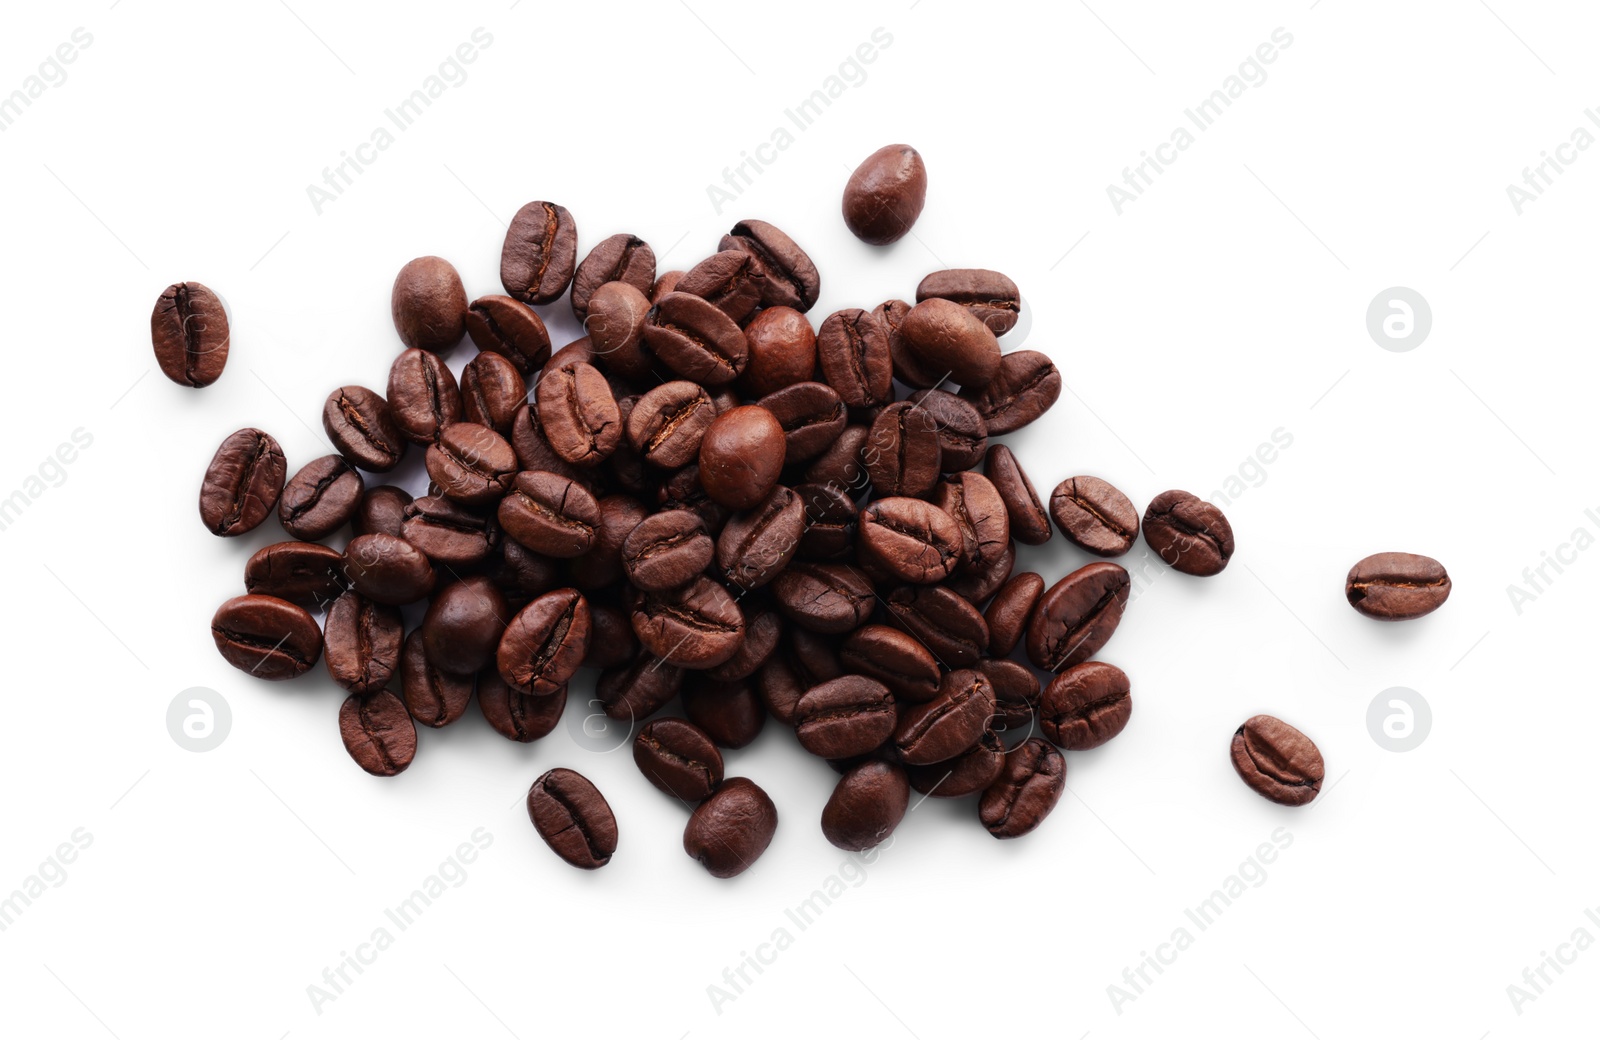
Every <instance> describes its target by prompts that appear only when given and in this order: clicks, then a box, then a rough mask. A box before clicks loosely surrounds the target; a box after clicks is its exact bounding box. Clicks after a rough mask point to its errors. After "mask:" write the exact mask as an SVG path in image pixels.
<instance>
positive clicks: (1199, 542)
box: [1143, 491, 1233, 578]
mask: <svg viewBox="0 0 1600 1040" xmlns="http://www.w3.org/2000/svg"><path fill="white" fill-rule="evenodd" d="M1143 531H1144V540H1145V541H1146V542H1148V543H1149V544H1150V548H1152V549H1154V550H1155V551H1156V552H1157V554H1159V555H1160V557H1161V558H1162V559H1163V560H1166V561H1167V563H1168V564H1169V565H1170V566H1171V567H1172V569H1173V570H1175V571H1182V572H1183V573H1184V574H1193V575H1195V576H1196V577H1201V578H1204V577H1209V576H1210V575H1213V574H1220V573H1221V572H1222V569H1223V568H1224V567H1226V566H1227V565H1228V560H1230V559H1231V558H1232V557H1233V527H1232V525H1230V524H1229V523H1228V518H1227V517H1226V516H1223V515H1222V510H1220V509H1218V508H1217V507H1216V506H1214V505H1212V504H1211V503H1210V502H1207V501H1204V500H1203V499H1199V498H1196V497H1195V496H1194V495H1191V494H1189V492H1187V491H1163V492H1162V493H1161V494H1159V495H1157V496H1156V497H1155V498H1153V499H1152V500H1151V501H1150V505H1149V506H1148V507H1147V508H1146V509H1145V511H1144V524H1143Z"/></svg>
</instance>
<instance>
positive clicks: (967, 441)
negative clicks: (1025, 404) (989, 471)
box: [906, 390, 989, 473]
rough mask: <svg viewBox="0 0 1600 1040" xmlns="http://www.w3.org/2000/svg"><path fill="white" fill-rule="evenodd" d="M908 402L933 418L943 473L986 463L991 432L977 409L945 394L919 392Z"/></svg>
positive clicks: (908, 399)
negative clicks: (985, 458)
mask: <svg viewBox="0 0 1600 1040" xmlns="http://www.w3.org/2000/svg"><path fill="white" fill-rule="evenodd" d="M906 400H907V401H909V402H910V403H911V404H914V405H916V406H917V407H918V408H921V409H922V410H923V411H925V412H927V413H928V414H929V415H931V416H932V417H933V428H934V432H935V433H937V434H938V437H939V465H940V468H941V469H943V470H944V471H945V472H947V473H954V472H957V471H960V470H966V469H971V468H972V467H973V466H976V465H977V464H978V463H980V462H982V461H983V453H984V452H985V451H987V450H988V448H989V432H988V428H987V427H986V426H985V425H984V422H983V417H982V416H980V415H979V414H978V410H977V409H976V408H974V407H972V405H970V404H968V403H967V402H966V401H964V400H962V399H961V398H959V397H957V396H956V395H955V394H952V393H949V392H947V391H944V390H919V391H917V392H916V393H914V394H912V395H911V396H910V397H908V398H906Z"/></svg>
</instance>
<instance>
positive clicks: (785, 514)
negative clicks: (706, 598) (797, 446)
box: [716, 485, 806, 589]
mask: <svg viewBox="0 0 1600 1040" xmlns="http://www.w3.org/2000/svg"><path fill="white" fill-rule="evenodd" d="M805 524H806V515H805V505H804V503H802V502H801V501H800V496H799V495H796V494H795V493H794V492H793V491H790V490H789V489H788V488H786V487H783V486H781V485H780V486H778V487H775V488H773V489H772V493H771V494H769V495H768V496H767V497H766V498H764V499H762V500H761V501H760V502H758V503H756V504H755V506H753V507H752V508H750V509H747V510H745V511H744V512H742V513H738V514H735V515H734V516H733V517H731V518H730V519H729V520H728V523H727V525H726V526H724V527H723V529H722V531H721V533H720V534H718V535H717V557H716V559H717V570H718V571H719V572H720V573H721V574H722V576H723V577H724V578H725V579H726V580H727V581H728V582H730V583H731V584H733V585H736V586H738V587H739V588H741V589H758V588H761V587H762V586H763V585H766V584H767V583H768V582H770V581H772V579H773V578H776V577H777V576H778V574H779V573H781V572H782V571H783V569H784V568H785V567H787V566H789V562H790V561H791V560H793V559H794V556H795V552H796V551H797V550H798V549H799V548H800V536H801V535H802V534H803V533H804V532H805Z"/></svg>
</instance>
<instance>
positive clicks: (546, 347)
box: [466, 295, 550, 377]
mask: <svg viewBox="0 0 1600 1040" xmlns="http://www.w3.org/2000/svg"><path fill="white" fill-rule="evenodd" d="M466 321H467V335H469V336H471V337H472V342H473V343H474V344H476V345H477V347H478V349H479V350H487V351H490V352H492V353H495V354H499V355H501V356H503V357H505V358H506V359H507V360H509V361H510V362H511V363H512V364H513V365H515V366H517V371H518V372H520V373H522V375H523V376H524V377H527V376H529V375H532V374H533V373H534V372H537V371H538V370H539V369H540V368H541V367H543V366H544V363H545V362H546V361H548V360H549V359H550V333H549V331H548V330H546V329H545V327H544V320H543V319H542V318H540V317H539V315H538V314H537V313H536V312H535V311H534V310H533V308H531V307H529V306H528V305H527V304H525V303H520V302H518V301H517V300H513V299H512V298H511V297H509V296H498V295H495V296H480V297H478V298H477V299H476V300H474V301H472V306H470V307H468V308H467V319H466Z"/></svg>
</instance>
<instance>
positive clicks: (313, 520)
mask: <svg viewBox="0 0 1600 1040" xmlns="http://www.w3.org/2000/svg"><path fill="white" fill-rule="evenodd" d="M365 490H366V482H365V481H363V480H362V479H361V474H359V473H357V472H356V471H355V469H354V467H352V466H351V465H350V464H349V463H348V462H346V461H345V460H344V456H342V455H324V456H323V457H322V458H320V459H316V460H315V461H312V462H308V463H306V464H305V465H304V466H302V467H301V468H300V472H298V473H296V474H295V475H294V476H293V477H291V478H289V482H288V483H287V484H285V485H284V486H283V494H282V495H280V496H279V497H278V521H279V523H281V524H283V529H284V530H285V531H288V532H289V533H290V534H292V535H294V536H295V537H296V538H300V539H303V540H304V541H308V542H314V541H318V540H319V539H323V538H326V537H328V535H330V534H332V533H333V532H335V531H337V530H338V529H339V528H341V527H343V526H344V525H345V524H346V523H347V522H348V521H349V520H350V518H351V517H353V516H354V515H355V512H356V508H357V507H358V506H359V505H360V504H361V494H362V492H363V491H365Z"/></svg>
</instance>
